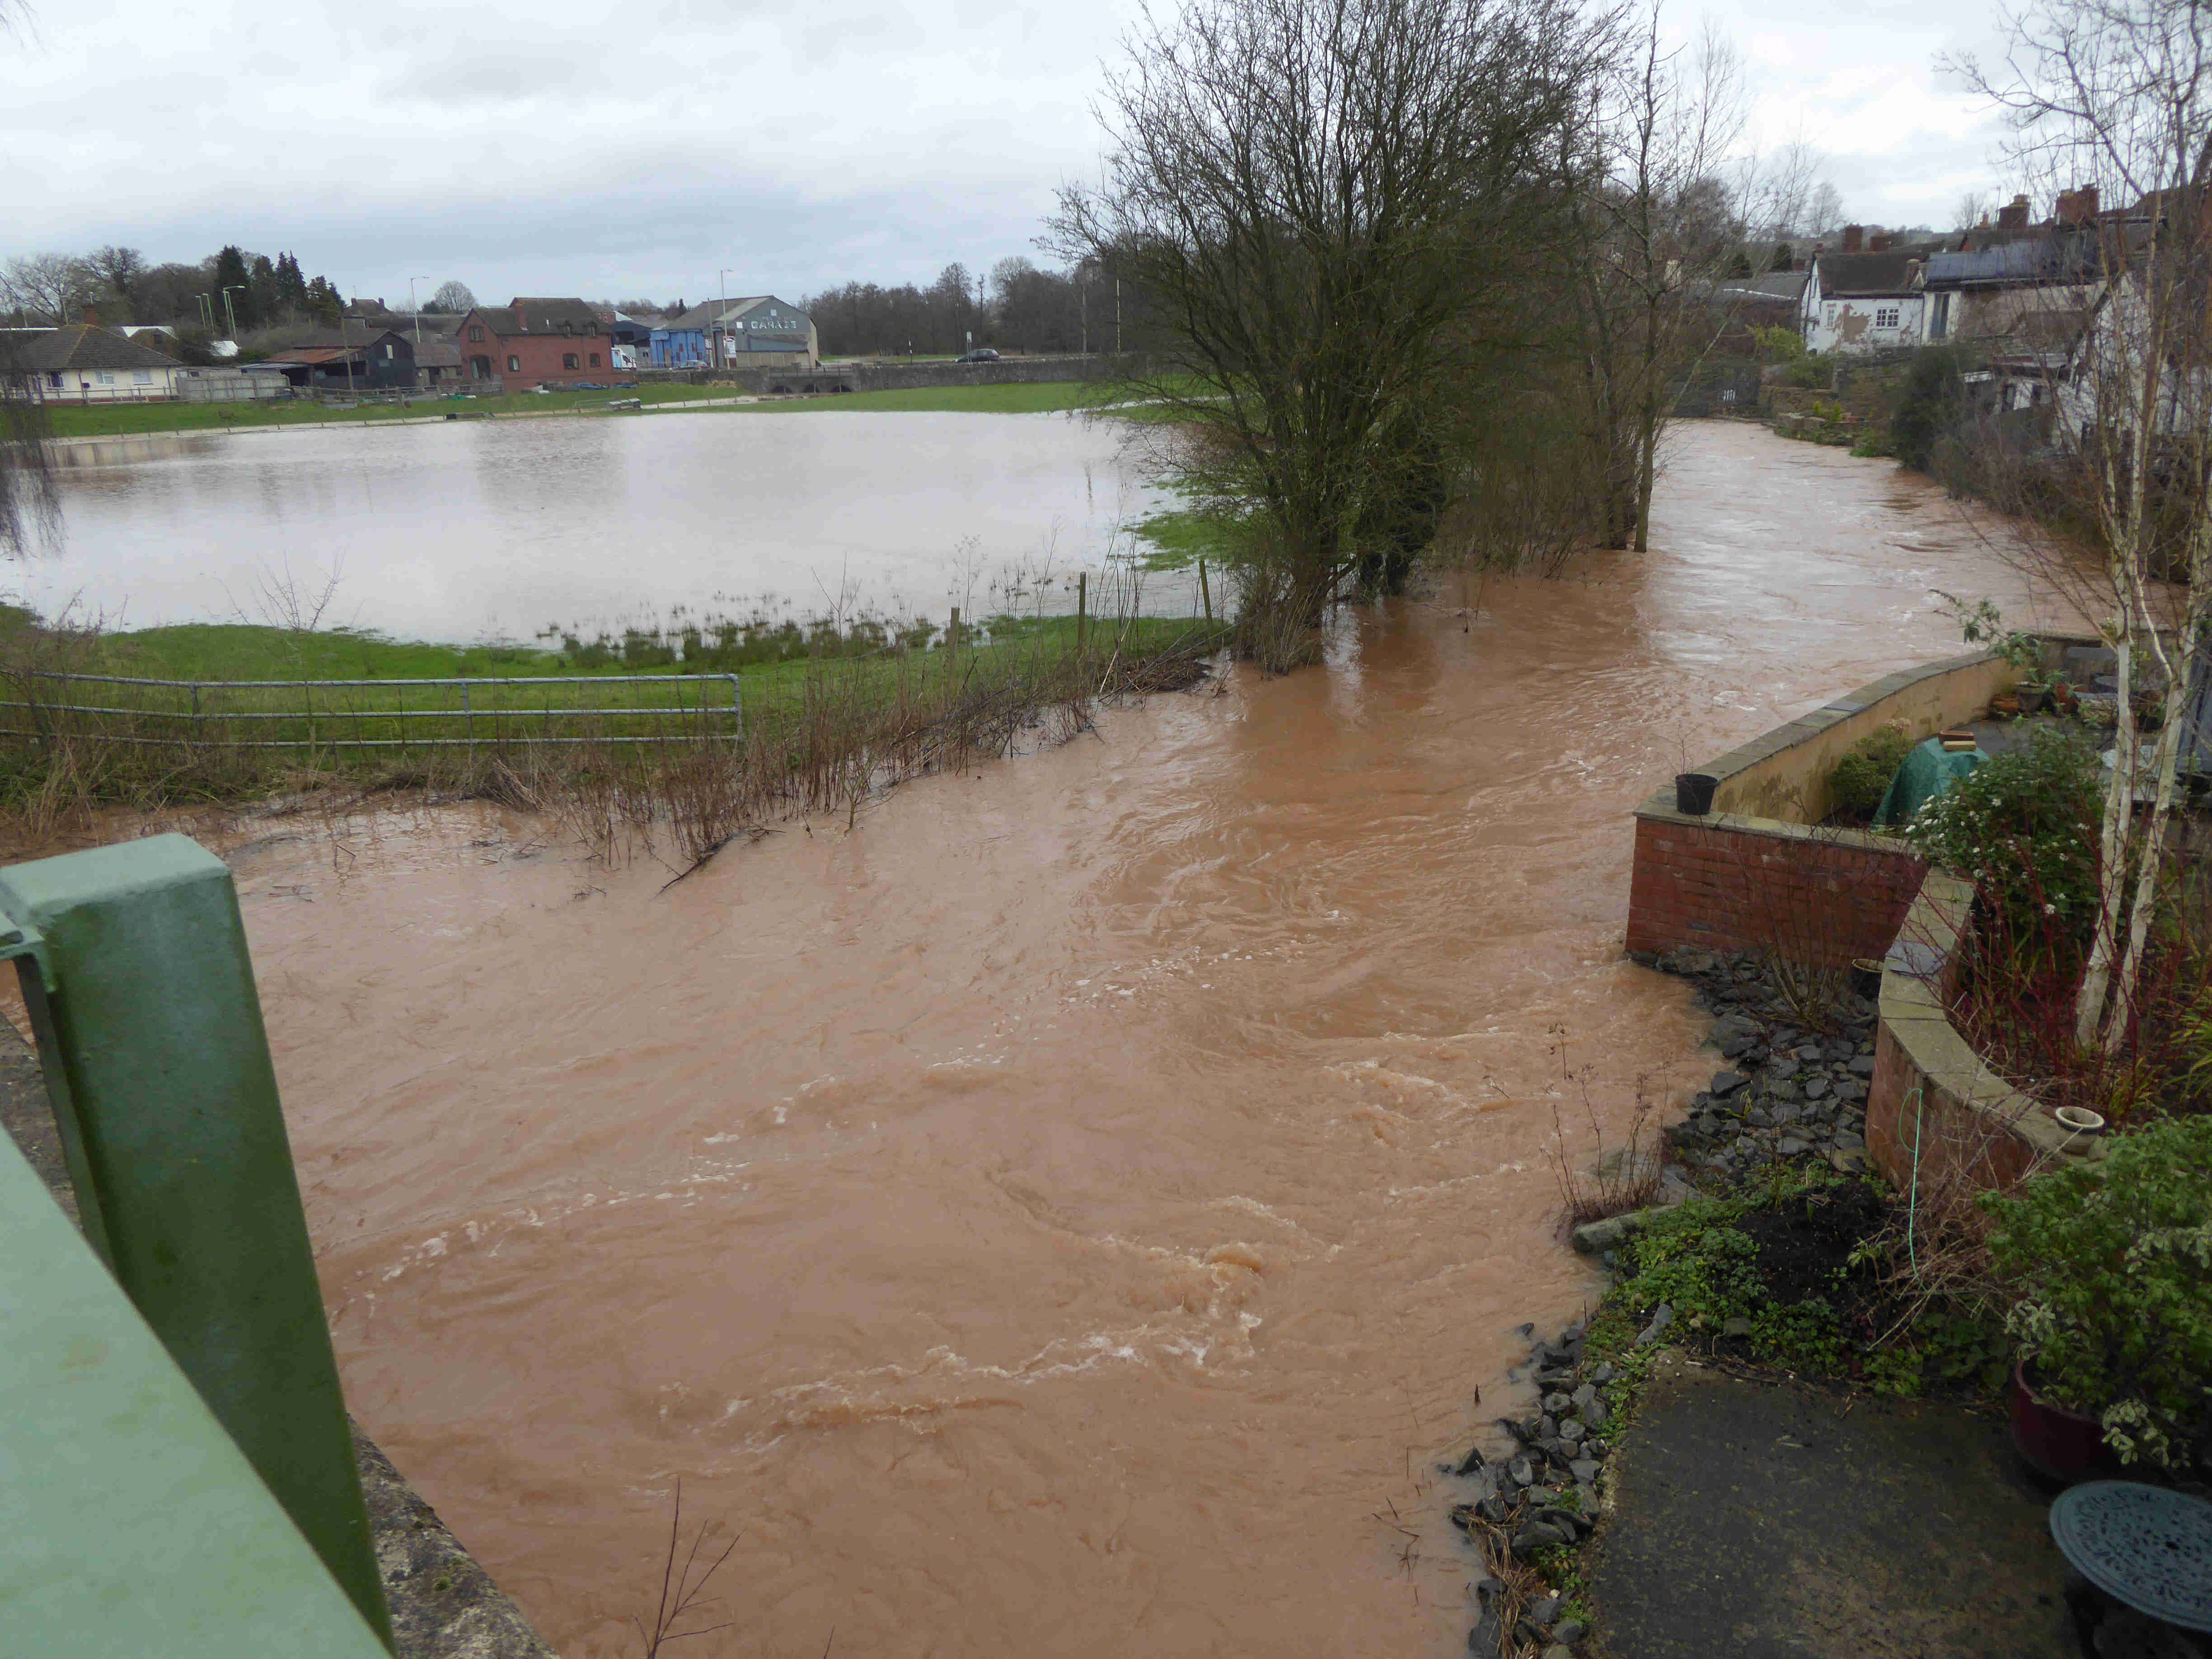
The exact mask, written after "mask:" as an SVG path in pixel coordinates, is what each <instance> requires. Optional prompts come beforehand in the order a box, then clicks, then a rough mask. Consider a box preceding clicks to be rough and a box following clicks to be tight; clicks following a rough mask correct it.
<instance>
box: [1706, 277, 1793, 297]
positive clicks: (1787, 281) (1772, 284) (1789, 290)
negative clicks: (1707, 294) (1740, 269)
mask: <svg viewBox="0 0 2212 1659" xmlns="http://www.w3.org/2000/svg"><path fill="white" fill-rule="evenodd" d="M1715 286H1716V287H1717V289H1719V290H1720V292H1721V293H1723V294H1724V295H1740V296H1744V297H1755V298H1759V299H1766V300H1795V299H1796V298H1797V297H1798V296H1799V295H1802V294H1803V293H1804V292H1805V273H1804V272H1803V271H1802V270H1770V271H1768V272H1767V273H1766V274H1765V276H1728V277H1723V279H1722V280H1721V281H1720V282H1719V283H1717V284H1715Z"/></svg>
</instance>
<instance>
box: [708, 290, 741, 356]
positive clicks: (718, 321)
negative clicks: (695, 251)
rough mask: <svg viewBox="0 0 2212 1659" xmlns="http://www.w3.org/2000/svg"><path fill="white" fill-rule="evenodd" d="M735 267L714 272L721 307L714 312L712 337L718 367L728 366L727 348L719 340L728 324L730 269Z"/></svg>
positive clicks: (723, 336) (723, 335) (722, 337)
mask: <svg viewBox="0 0 2212 1659" xmlns="http://www.w3.org/2000/svg"><path fill="white" fill-rule="evenodd" d="M736 269H737V267H736V266H734V265H732V266H731V267H730V268H729V270H718V271H716V272H715V273H714V280H715V282H716V283H719V284H720V286H721V290H722V308H721V310H720V311H719V312H717V313H714V337H715V341H716V347H715V351H716V356H715V359H714V363H715V367H716V368H728V367H729V352H728V349H726V347H724V346H723V345H722V344H721V343H720V342H721V341H722V340H723V339H724V338H725V334H724V331H725V330H726V329H727V328H728V327H729V325H730V271H731V270H736Z"/></svg>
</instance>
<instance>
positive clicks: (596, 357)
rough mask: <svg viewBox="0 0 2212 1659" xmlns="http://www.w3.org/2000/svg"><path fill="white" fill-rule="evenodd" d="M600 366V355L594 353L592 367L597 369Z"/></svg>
mask: <svg viewBox="0 0 2212 1659" xmlns="http://www.w3.org/2000/svg"><path fill="white" fill-rule="evenodd" d="M598 367H599V353H598V352H596V351H594V352H593V353H592V368H598Z"/></svg>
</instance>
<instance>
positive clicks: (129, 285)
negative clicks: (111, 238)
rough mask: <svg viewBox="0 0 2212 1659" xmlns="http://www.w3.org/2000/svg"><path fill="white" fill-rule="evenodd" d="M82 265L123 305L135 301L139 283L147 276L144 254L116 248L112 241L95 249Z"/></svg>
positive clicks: (134, 250)
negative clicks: (122, 302)
mask: <svg viewBox="0 0 2212 1659" xmlns="http://www.w3.org/2000/svg"><path fill="white" fill-rule="evenodd" d="M84 264H85V269H86V270H88V272H89V273H90V274H91V276H92V277H93V279H94V281H95V282H97V283H99V284H100V287H102V288H104V289H106V290H107V292H109V293H110V294H112V295H115V296H116V298H118V299H119V300H121V301H124V303H125V304H126V305H130V304H135V303H136V301H137V297H138V284H139V283H140V282H142V281H143V279H144V277H145V275H146V256H145V255H144V254H143V253H141V252H139V251H138V250H137V248H135V247H117V246H114V245H113V244H112V243H111V244H109V245H108V246H106V247H100V248H94V250H93V251H92V252H91V253H90V254H88V256H87V257H86V258H85V262H84Z"/></svg>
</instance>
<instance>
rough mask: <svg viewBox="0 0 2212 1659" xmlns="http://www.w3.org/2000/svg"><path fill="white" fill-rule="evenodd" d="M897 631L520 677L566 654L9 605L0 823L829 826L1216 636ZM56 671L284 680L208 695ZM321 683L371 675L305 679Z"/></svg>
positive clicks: (1142, 680) (1114, 624)
mask: <svg viewBox="0 0 2212 1659" xmlns="http://www.w3.org/2000/svg"><path fill="white" fill-rule="evenodd" d="M1132 595H1133V590H1132ZM917 631H918V632H919V633H920V634H921V635H923V636H924V637H923V638H916V637H913V636H912V635H909V637H907V638H904V639H899V638H892V639H889V640H885V641H883V642H881V643H878V642H877V641H878V639H879V638H880V637H881V636H880V634H879V633H878V634H876V635H864V636H862V639H861V641H860V643H859V645H858V647H855V643H854V638H853V636H852V635H851V634H850V633H839V634H832V635H829V636H826V637H825V635H823V633H822V632H821V631H819V630H817V631H816V632H815V633H814V634H813V635H811V639H812V641H813V643H814V647H815V648H814V650H813V652H812V653H811V654H808V655H805V656H801V657H783V658H780V659H773V660H766V661H755V662H749V663H748V662H731V663H729V664H727V665H722V666H715V667H713V668H712V669H711V670H710V671H708V672H701V671H698V670H699V669H700V668H701V667H702V666H705V665H708V664H710V663H712V661H713V659H714V641H698V643H699V645H700V647H701V655H700V658H699V659H697V660H695V661H690V662H687V661H685V660H682V659H679V660H678V661H675V662H672V663H665V664H659V665H647V666H645V667H644V668H643V669H642V670H641V668H640V666H639V665H637V664H635V663H632V662H625V661H624V660H623V659H622V658H621V657H620V656H619V655H617V656H616V658H615V659H614V660H612V661H611V662H607V663H604V664H601V665H599V666H598V667H596V668H595V669H585V670H583V671H577V672H574V673H572V674H568V675H566V676H565V683H564V684H562V685H561V686H556V687H544V686H536V687H532V686H525V685H519V684H511V683H505V682H511V681H512V680H513V679H514V678H520V677H529V676H534V675H540V674H548V673H560V672H562V671H564V670H565V669H567V668H568V667H569V666H570V662H569V659H570V657H571V656H572V655H574V653H567V652H564V653H550V652H544V651H533V650H532V649H531V648H530V647H506V646H498V647H467V648H465V649H464V648H459V647H444V646H431V645H420V644H411V643H405V642H399V641H384V640H378V639H375V638H373V637H371V636H367V635H338V634H327V633H319V632H311V631H304V630H288V629H270V628H253V627H247V626H237V627H228V626H203V627H192V628H180V629H151V630H147V631H146V632H145V633H143V634H131V635H103V634H101V633H100V632H98V631H97V630H94V629H70V628H66V627H58V626H50V625H47V624H45V623H40V622H38V621H37V620H36V619H33V618H29V617H25V616H23V615H22V614H21V613H15V615H13V616H12V617H9V618H8V619H7V625H6V626H5V627H0V703H4V705H5V707H4V708H0V715H4V719H0V728H4V729H0V836H4V837H5V838H6V839H7V840H8V841H9V842H12V843H14V844H15V846H17V847H19V848H21V847H27V846H36V845H40V844H44V843H46V842H51V841H53V840H55V839H57V838H58V837H60V836H65V835H68V834H70V833H72V832H73V831H76V832H81V831H82V830H83V829H87V828H88V827H92V826H94V825H96V823H97V822H98V816H99V814H100V812H101V811H103V810H110V809H117V808H121V809H127V810H135V811H142V812H144V811H162V810H165V809H173V808H177V807H189V806H194V805H211V804H236V805H243V804H247V803H256V802H259V803H266V802H268V801H270V800H271V799H280V800H291V801H295V802H297V801H301V800H305V799H313V800H315V801H317V802H319V803H320V804H321V805H325V806H327V805H330V804H331V803H332V802H338V803H341V804H343V802H345V801H349V800H356V801H357V800H362V799H368V798H369V797H372V796H378V795H381V794H385V793H389V792H391V791H394V790H412V791H418V792H425V793H430V794H433V795H437V796H442V797H447V798H453V797H481V798H489V799H495V800H499V801H502V802H505V803H507V804H508V805H514V806H518V807H524V808H528V809H532V810H535V811H544V812H546V813H548V814H550V815H551V816H552V817H555V818H556V819H557V820H559V821H560V822H562V823H563V824H564V825H565V826H566V827H567V828H568V829H572V830H573V831H574V833H575V834H577V835H578V836H580V838H581V839H582V840H583V841H584V842H586V844H587V846H589V847H590V848H592V850H593V851H594V852H595V853H597V854H600V855H603V856H606V857H610V858H612V857H615V856H617V855H618V854H622V853H623V852H624V851H625V850H627V849H629V848H634V847H635V846H638V845H642V846H643V847H644V848H647V850H651V849H652V848H653V847H654V846H655V845H656V844H657V843H658V842H664V841H665V842H667V843H668V844H670V845H671V847H672V848H674V849H675V850H676V851H678V853H679V854H682V856H683V857H684V859H685V860H688V861H689V863H690V864H696V862H698V861H699V860H703V859H705V858H707V857H709V856H711V855H712V854H713V853H714V851H715V850H716V849H718V848H720V847H721V846H722V845H723V844H725V843H726V842H728V841H729V840H730V839H731V838H732V836H736V835H738V834H739V833H741V832H743V831H744V830H745V829H750V828H751V827H754V826H755V825H757V824H758V823H761V822H762V821H763V820H766V819H770V818H773V817H780V816H783V815H786V814H788V813H793V812H809V811H842V812H844V813H846V815H847V817H848V820H849V819H851V818H852V817H854V816H855V815H857V813H858V811H859V810H860V805H861V803H862V802H863V801H864V800H866V798H867V797H868V796H869V795H870V794H871V793H873V792H874V791H876V790H878V789H881V788H884V787H888V786H889V785H891V784H894V783H896V782H898V781H902V780H903V779H906V778H909V777H913V776H915V775H921V774H924V773H927V772H931V771H935V770H939V769H957V768H960V767H963V766H965V765H967V764H969V763H970V762H972V761H975V760H978V759H985V758H992V757H998V756H1002V755H1004V754H1006V753H1007V752H1008V751H1009V750H1012V749H1013V748H1014V747H1015V746H1016V745H1017V744H1018V743H1020V742H1021V741H1022V740H1023V739H1024V736H1025V735H1032V734H1033V735H1034V736H1035V737H1036V739H1037V740H1038V741H1041V742H1048V741H1053V740H1056V739H1059V738H1065V737H1066V736H1069V735H1071V734H1073V732H1077V731H1079V730H1081V729H1082V728H1083V726H1085V723H1086V722H1087V721H1088V720H1089V718H1090V710H1091V708H1092V706H1093V705H1094V704H1095V703H1096V702H1098V701H1100V700H1102V699H1113V698H1116V697H1121V696H1129V695H1133V694H1141V693H1145V692H1148V691H1154V690H1177V689H1182V688H1184V687H1187V686H1188V685H1190V684H1194V683H1195V682H1196V681H1197V680H1198V679H1199V678H1200V677H1201V676H1202V675H1203V673H1204V672H1205V662H1206V659H1207V657H1209V656H1210V655H1211V654H1212V652H1213V651H1214V650H1215V649H1217V648H1218V647H1219V645H1220V644H1221V643H1222V642H1223V641H1224V639H1225V634H1226V630H1225V628H1224V627H1223V626H1222V625H1219V624H1213V623H1203V622H1194V621H1190V620H1184V619H1174V618H1164V617H1138V616H1137V615H1135V614H1133V609H1132V610H1129V611H1116V610H1114V609H1110V608H1109V609H1108V611H1107V613H1106V614H1104V615H1096V616H1092V617H1088V618H1087V619H1085V621H1084V622H1082V623H1079V622H1078V620H1077V619H1076V618H1073V617H1032V618H1025V619H1017V618H1011V617H1006V618H1000V619H998V620H997V622H995V623H994V624H993V625H992V627H991V629H990V630H989V632H988V633H987V634H986V633H983V632H982V631H981V630H976V631H975V632H972V633H970V632H968V631H966V630H963V635H961V636H960V637H957V638H947V639H943V640H941V641H939V642H938V643H936V644H935V646H934V647H933V648H926V642H927V641H926V636H927V632H928V630H927V629H922V630H917ZM683 643H684V645H686V646H689V645H690V644H691V643H692V641H689V640H686V641H684V642H683ZM666 648H667V647H666V646H665V644H664V645H662V646H660V647H659V649H662V650H665V649H666ZM687 669H688V670H690V671H687ZM486 670H489V671H490V672H491V674H492V675H493V676H495V678H480V679H476V680H474V681H473V682H472V683H471V684H470V685H469V686H467V687H466V688H465V689H463V688H443V689H438V690H433V689H431V688H426V687H423V686H422V685H421V684H419V683H418V684H409V683H407V682H408V679H410V678H412V679H416V680H418V681H419V679H420V678H426V677H438V676H447V675H454V674H471V673H477V672H482V671H486ZM210 671H214V672H213V673H212V674H211V673H210ZM625 672H629V673H638V672H642V673H643V675H644V676H645V678H643V679H642V681H641V683H639V684H628V685H615V684H608V683H607V682H608V677H610V676H612V675H617V674H623V673H625ZM58 674H71V675H133V676H138V677H143V678H161V679H177V680H185V681H201V680H204V679H207V678H222V679H226V680H234V679H269V680H272V681H278V682H285V683H287V684H278V685H276V686H273V687H270V688H266V689H263V690H252V691H238V690H231V691H221V692H219V691H216V690H214V689H212V688H211V687H209V686H207V685H204V684H192V685H187V686H143V685H128V684H111V683H102V682H98V681H87V680H82V679H71V680H63V679H58V678H54V676H56V675H58ZM403 677H404V678H403ZM318 679H320V680H328V679H357V680H363V681H371V682H376V683H374V684H361V685H354V686H348V687H343V688H336V687H329V686H321V687H317V688H315V689H314V690H313V691H310V690H307V688H306V687H305V686H304V685H301V684H299V683H300V682H304V681H309V680H318ZM386 681H389V684H385V683H384V682H386ZM732 681H734V682H735V690H737V691H738V693H739V694H740V696H741V701H742V705H743V714H742V725H741V726H740V723H739V720H738V718H737V717H736V715H735V714H732V712H731V710H732V702H733V701H736V700H737V699H733V698H732V697H731V696H728V695H726V694H727V691H728V690H729V689H731V688H732ZM549 710H553V711H565V712H560V713H557V714H556V713H552V712H549ZM335 738H343V739H347V740H349V741H345V742H340V741H335V740H334V739H335ZM365 744H374V745H375V746H363V745H365Z"/></svg>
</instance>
